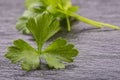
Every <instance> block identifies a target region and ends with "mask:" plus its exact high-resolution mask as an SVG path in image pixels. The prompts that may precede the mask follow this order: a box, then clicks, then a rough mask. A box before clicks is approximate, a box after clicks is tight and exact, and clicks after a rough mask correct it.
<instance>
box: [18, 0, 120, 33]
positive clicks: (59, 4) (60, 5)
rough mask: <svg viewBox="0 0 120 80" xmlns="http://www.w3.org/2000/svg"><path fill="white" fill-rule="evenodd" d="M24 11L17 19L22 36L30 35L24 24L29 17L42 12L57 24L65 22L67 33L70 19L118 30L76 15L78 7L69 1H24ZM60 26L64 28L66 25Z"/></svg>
mask: <svg viewBox="0 0 120 80" xmlns="http://www.w3.org/2000/svg"><path fill="white" fill-rule="evenodd" d="M25 8H26V11H25V12H24V13H23V15H22V17H20V18H19V21H18V22H17V29H18V30H20V31H22V32H23V33H24V34H28V33H30V31H29V30H28V29H27V27H26V22H27V21H28V19H29V18H30V17H35V16H37V15H39V14H42V13H43V12H48V13H50V14H51V15H53V16H54V18H57V19H58V21H59V22H66V24H67V29H68V31H71V27H70V26H71V23H72V22H73V21H72V19H71V18H74V19H77V20H79V21H81V22H84V23H86V24H89V25H92V26H94V27H97V28H102V27H104V26H107V27H110V28H113V29H119V27H118V26H115V25H111V24H106V23H102V22H98V21H94V20H91V19H88V18H85V17H83V16H81V15H78V14H77V13H75V12H77V11H78V6H73V5H72V3H71V0H26V1H25ZM60 25H61V26H63V27H66V25H65V24H64V25H62V23H60Z"/></svg>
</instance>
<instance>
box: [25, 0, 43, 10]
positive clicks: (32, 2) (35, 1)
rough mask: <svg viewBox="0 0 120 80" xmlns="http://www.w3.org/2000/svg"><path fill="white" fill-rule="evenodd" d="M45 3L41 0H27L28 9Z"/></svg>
mask: <svg viewBox="0 0 120 80" xmlns="http://www.w3.org/2000/svg"><path fill="white" fill-rule="evenodd" d="M41 5H43V4H42V3H41V1H40V0H25V7H26V9H31V8H34V7H39V6H41Z"/></svg>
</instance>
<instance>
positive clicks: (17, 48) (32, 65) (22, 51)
mask: <svg viewBox="0 0 120 80" xmlns="http://www.w3.org/2000/svg"><path fill="white" fill-rule="evenodd" d="M5 57H6V58H8V59H10V60H11V62H12V63H17V62H21V66H22V69H23V70H27V71H28V70H31V69H37V68H38V67H39V65H40V59H39V58H40V57H39V54H38V53H37V51H36V50H35V49H34V48H33V47H31V46H30V45H29V44H28V43H26V42H25V41H23V40H21V39H18V40H16V41H14V46H10V47H9V48H8V52H7V53H6V54H5Z"/></svg>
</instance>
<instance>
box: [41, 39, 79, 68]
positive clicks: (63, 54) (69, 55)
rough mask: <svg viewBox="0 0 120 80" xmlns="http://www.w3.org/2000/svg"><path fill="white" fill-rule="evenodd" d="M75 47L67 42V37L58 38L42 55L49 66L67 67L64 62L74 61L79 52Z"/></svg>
mask: <svg viewBox="0 0 120 80" xmlns="http://www.w3.org/2000/svg"><path fill="white" fill-rule="evenodd" d="M73 47H74V46H73V45H72V44H67V41H66V40H65V39H63V38H58V39H56V40H55V41H54V42H53V43H52V44H51V45H49V46H48V47H47V48H46V49H45V50H44V51H43V52H42V55H43V56H44V58H45V60H46V62H47V63H48V65H49V67H53V68H65V65H64V64H63V63H62V62H63V61H64V62H73V58H74V57H75V56H77V54H78V51H77V50H76V49H74V48H73Z"/></svg>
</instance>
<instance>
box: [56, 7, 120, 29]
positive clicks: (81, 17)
mask: <svg viewBox="0 0 120 80" xmlns="http://www.w3.org/2000/svg"><path fill="white" fill-rule="evenodd" d="M57 11H58V12H61V13H63V14H66V15H69V16H72V17H75V18H76V19H78V20H79V21H81V22H84V23H87V24H90V25H92V26H94V27H97V28H102V27H104V26H107V27H109V28H113V29H116V30H118V29H119V27H118V26H115V25H111V24H106V23H102V22H98V21H94V20H91V19H88V18H86V17H83V16H81V15H78V14H75V13H73V12H70V11H68V12H64V11H62V10H59V9H57Z"/></svg>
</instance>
